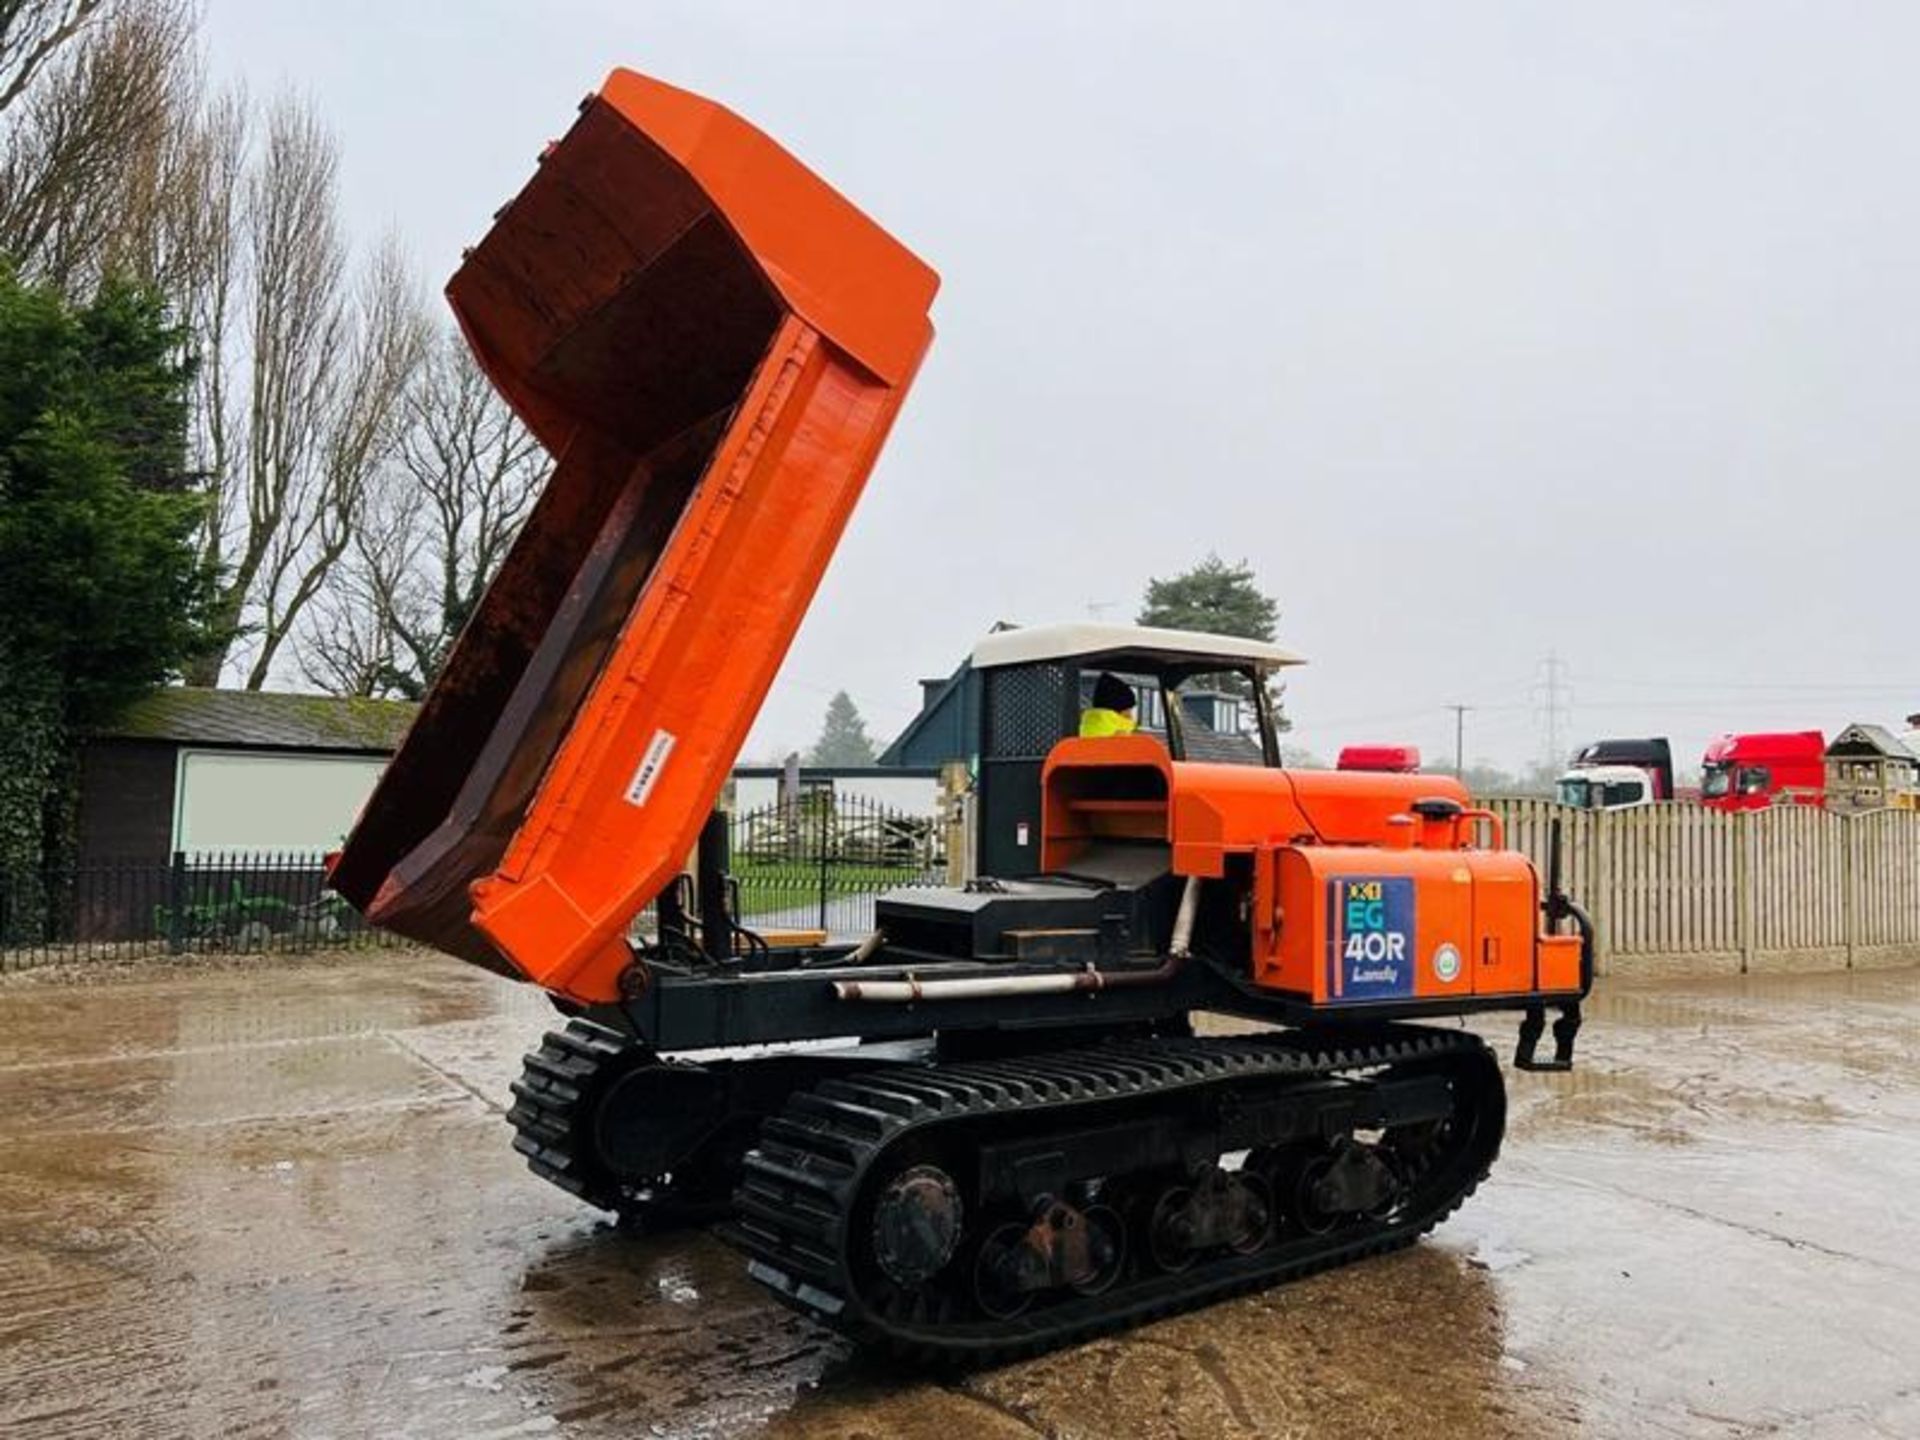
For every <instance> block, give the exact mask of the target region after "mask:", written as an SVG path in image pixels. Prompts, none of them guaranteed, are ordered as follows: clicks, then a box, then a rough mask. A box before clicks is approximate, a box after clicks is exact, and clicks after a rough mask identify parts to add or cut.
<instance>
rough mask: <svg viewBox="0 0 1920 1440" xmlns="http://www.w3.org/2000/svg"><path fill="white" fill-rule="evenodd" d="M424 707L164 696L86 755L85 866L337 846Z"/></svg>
mask: <svg viewBox="0 0 1920 1440" xmlns="http://www.w3.org/2000/svg"><path fill="white" fill-rule="evenodd" d="M415 708H416V707H415V706H413V705H411V704H408V703H406V702H404V701H399V700H365V699H339V698H336V697H332V696H322V695H287V694H275V693H271V692H268V691H259V690H206V689H197V688H194V687H190V686H176V687H173V688H170V689H166V690H159V691H155V692H154V693H153V694H151V695H148V696H146V697H145V698H144V699H142V700H139V701H137V702H136V703H135V704H134V705H132V706H130V707H129V708H128V709H127V710H126V712H125V713H124V714H122V715H121V717H120V718H119V720H117V721H116V722H115V723H114V724H112V725H110V726H108V727H106V728H105V729H104V730H102V731H101V732H100V733H99V734H98V735H96V736H95V737H94V738H93V739H92V740H91V741H90V742H89V743H88V744H87V747H86V749H85V752H84V753H83V755H82V757H81V767H80V817H79V860H80V862H81V864H83V865H85V864H90V863H100V862H141V861H151V862H153V863H156V864H164V863H166V862H167V861H168V860H169V859H170V858H171V857H172V856H173V854H174V853H175V852H185V854H186V855H187V857H188V859H189V861H191V859H192V857H194V856H196V855H208V854H214V853H230V852H234V851H253V852H260V851H273V852H283V853H284V852H305V853H315V854H317V853H320V852H323V851H327V850H331V849H333V848H334V847H336V846H337V845H338V844H339V843H340V841H341V839H342V837H343V836H344V835H345V834H346V831H347V829H348V827H349V826H351V825H352V824H353V820H354V817H355V816H356V815H357V814H358V813H359V811H360V806H361V805H362V804H363V803H364V802H365V800H366V798H367V795H368V794H369V793H370V792H371V791H372V789H373V785H374V782H375V781H376V780H378V779H379V778H380V772H381V770H383V769H384V768H385V766H386V763H387V759H388V757H389V756H391V755H392V754H393V751H394V749H395V747H396V746H397V745H398V744H399V743H400V738H401V736H403V735H404V734H405V733H406V729H407V726H408V725H409V724H411V723H412V720H413V714H414V710H415Z"/></svg>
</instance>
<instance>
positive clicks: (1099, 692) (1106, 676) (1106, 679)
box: [1093, 671, 1135, 710]
mask: <svg viewBox="0 0 1920 1440" xmlns="http://www.w3.org/2000/svg"><path fill="white" fill-rule="evenodd" d="M1093 703H1094V704H1095V705H1097V706H1098V707H1099V708H1100V709H1102V710H1131V709H1133V707H1134V703H1135V702H1134V698H1133V687H1132V686H1131V685H1129V684H1127V682H1126V681H1124V680H1122V679H1121V678H1120V677H1119V676H1118V675H1115V674H1113V673H1112V672H1111V671H1102V672H1101V675H1100V678H1099V679H1098V680H1096V681H1094V682H1093Z"/></svg>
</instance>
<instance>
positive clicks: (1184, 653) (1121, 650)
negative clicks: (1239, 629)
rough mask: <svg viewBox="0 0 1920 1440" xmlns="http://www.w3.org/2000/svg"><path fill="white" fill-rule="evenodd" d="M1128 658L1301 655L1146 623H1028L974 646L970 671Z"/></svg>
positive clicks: (1245, 660)
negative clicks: (1107, 657)
mask: <svg viewBox="0 0 1920 1440" xmlns="http://www.w3.org/2000/svg"><path fill="white" fill-rule="evenodd" d="M1110 654H1111V655H1123V656H1124V655H1132V656H1138V657H1147V658H1152V659H1155V660H1201V661H1206V660H1218V661H1221V662H1223V665H1225V666H1243V665H1247V664H1252V665H1255V666H1257V667H1258V668H1260V669H1262V670H1277V669H1279V668H1280V667H1281V666H1282V665H1304V664H1306V663H1307V662H1306V657H1305V656H1302V655H1296V654H1294V652H1293V651H1291V650H1286V649H1283V648H1282V647H1280V646H1278V645H1272V644H1269V643H1268V642H1266V641H1265V640H1245V639H1242V638H1241V637H1240V636H1238V635H1208V634H1204V633H1202V632H1200V631H1197V630H1161V629H1156V628H1154V627H1151V626H1147V625H1093V624H1086V625H1033V626H1029V627H1026V628H1023V629H1018V630H1001V631H997V632H996V633H994V634H992V635H989V636H987V638H986V639H984V640H982V641H981V642H980V643H979V644H978V645H976V646H974V647H973V668H974V669H976V670H991V669H994V668H996V667H998V666H1002V665H1031V664H1033V663H1035V662H1037V661H1044V660H1072V659H1082V658H1086V657H1089V656H1095V655H1110Z"/></svg>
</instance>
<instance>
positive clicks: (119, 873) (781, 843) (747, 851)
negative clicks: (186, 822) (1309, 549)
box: [0, 791, 947, 970]
mask: <svg viewBox="0 0 1920 1440" xmlns="http://www.w3.org/2000/svg"><path fill="white" fill-rule="evenodd" d="M728 838H729V841H730V849H731V860H730V864H731V870H732V875H733V883H734V886H735V899H736V902H737V907H738V912H739V919H740V921H741V923H742V924H744V925H746V926H747V927H748V928H750V929H754V930H761V931H795V930H798V931H812V930H825V931H827V932H828V933H829V934H831V935H834V936H847V935H861V934H865V933H866V932H867V931H869V930H871V929H872V928H873V902H874V899H875V897H876V896H878V895H880V894H882V893H884V892H885V891H888V890H893V889H898V888H899V887H901V886H907V885H937V884H940V883H942V882H943V881H944V880H945V878H946V871H947V853H946V827H945V826H944V825H943V824H942V823H941V822H940V821H939V819H938V818H937V817H935V816H932V815H926V814H919V813H915V812H912V811H907V810H901V809H897V808H894V807H891V806H887V805H883V804H880V803H878V802H876V801H873V800H870V799H867V798H864V797H861V796H844V795H842V796H835V795H832V794H830V793H827V792H824V791H821V792H810V793H807V794H804V795H802V796H801V797H800V798H799V799H798V800H795V801H789V802H785V803H779V804H774V805H768V806H763V807H761V808H758V809H753V810H746V811H742V812H740V813H738V814H735V815H733V816H732V817H730V823H729V826H728ZM323 879H324V867H323V859H322V857H321V856H320V855H319V854H316V853H281V852H224V851H223V852H219V853H206V852H195V853H187V852H177V853H175V854H174V855H173V856H172V857H171V859H169V860H163V861H156V860H105V861H87V862H84V863H81V864H78V865H74V866H70V867H66V868H64V869H58V870H31V871H21V872H10V871H0V970H12V969H23V968H27V967H29V966H37V965H43V964H47V963H51V962H60V961H67V960H90V959H103V958H138V957H141V956H144V955H161V954H175V955H182V954H198V953H209V952H222V951H227V952H240V953H249V952H261V951H277V950H284V951H312V950H323V949H335V948H344V947H351V946H360V945H377V944H399V943H402V942H400V941H399V940H397V939H396V938H395V937H393V936H391V935H387V934H385V933H384V932H381V931H377V930H374V929H372V928H371V927H370V926H368V924H367V923H366V921H365V920H364V919H363V918H362V917H361V916H360V914H359V912H358V911H356V910H354V908H353V907H352V906H351V905H349V904H347V902H346V901H345V900H343V899H341V898H340V897H339V896H338V895H335V894H334V893H333V892H332V891H330V890H328V889H326V887H325V885H324V884H323ZM650 908H651V907H650ZM649 924H650V915H643V916H641V917H638V918H637V919H636V921H635V925H636V928H637V929H640V930H642V931H644V930H645V929H647V928H648V926H649Z"/></svg>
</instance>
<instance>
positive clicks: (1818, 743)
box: [1700, 730, 1827, 810]
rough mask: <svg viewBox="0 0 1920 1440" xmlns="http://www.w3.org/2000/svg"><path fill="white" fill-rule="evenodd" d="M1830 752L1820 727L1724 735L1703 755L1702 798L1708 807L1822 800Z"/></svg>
mask: <svg viewBox="0 0 1920 1440" xmlns="http://www.w3.org/2000/svg"><path fill="white" fill-rule="evenodd" d="M1826 753H1827V740H1826V736H1825V735H1823V734H1821V732H1820V731H1818V730H1796V731H1791V732H1779V733H1768V734H1752V735H1722V736H1721V737H1720V738H1719V739H1718V740H1715V741H1713V742H1712V743H1711V744H1709V745H1708V746H1707V751H1706V754H1705V755H1704V756H1702V757H1701V766H1700V770H1701V778H1700V799H1701V802H1702V803H1703V804H1705V805H1706V806H1707V808H1708V809H1710V810H1765V809H1767V808H1768V807H1769V806H1772V805H1784V804H1794V805H1820V804H1822V803H1824V801H1825V787H1826V764H1825V760H1826Z"/></svg>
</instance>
